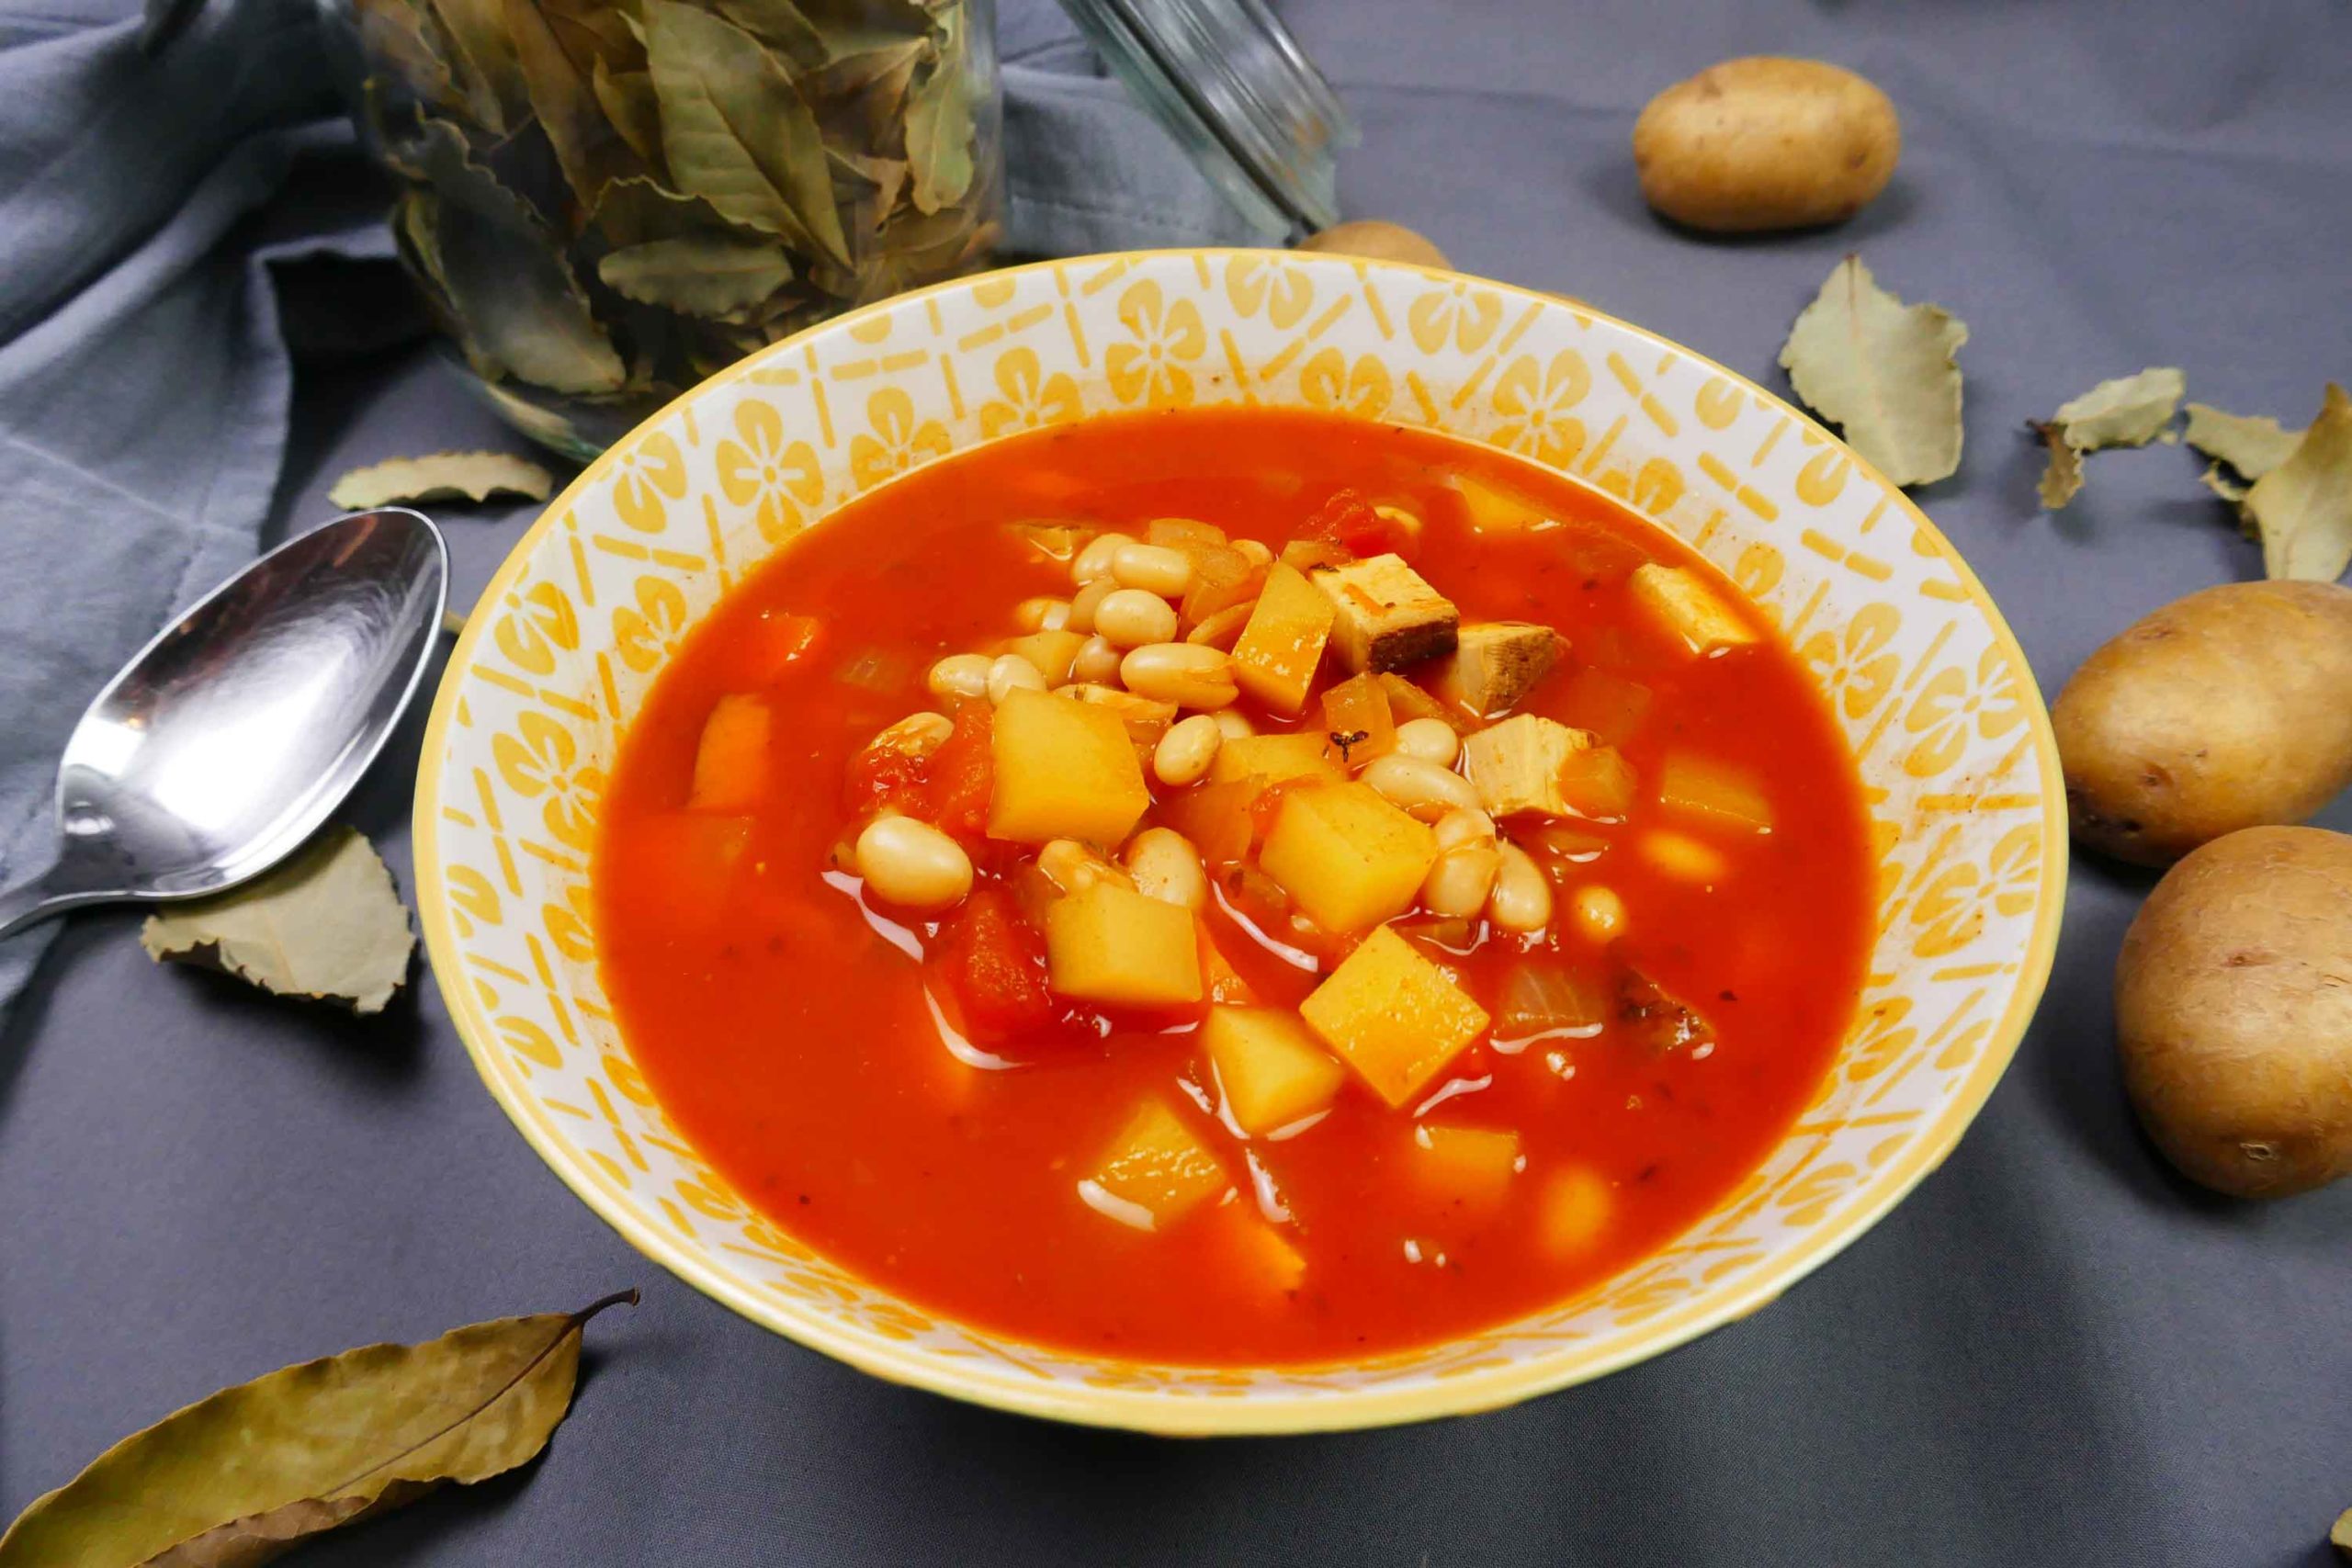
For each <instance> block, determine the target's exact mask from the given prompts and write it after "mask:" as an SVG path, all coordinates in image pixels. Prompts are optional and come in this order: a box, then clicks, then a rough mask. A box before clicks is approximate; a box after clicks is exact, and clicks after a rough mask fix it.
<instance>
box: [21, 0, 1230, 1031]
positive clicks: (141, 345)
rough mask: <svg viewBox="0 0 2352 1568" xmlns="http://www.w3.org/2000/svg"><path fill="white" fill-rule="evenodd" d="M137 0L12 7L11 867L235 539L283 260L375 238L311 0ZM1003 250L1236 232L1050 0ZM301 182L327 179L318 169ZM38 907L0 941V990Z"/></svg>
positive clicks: (271, 443) (222, 569) (261, 441)
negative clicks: (74, 749) (75, 753)
mask: <svg viewBox="0 0 2352 1568" xmlns="http://www.w3.org/2000/svg"><path fill="white" fill-rule="evenodd" d="M137 11H138V7H137V6H136V4H135V3H134V0H60V4H58V5H55V6H51V7H50V8H48V9H45V10H44V11H43V12H41V13H40V14H39V15H30V14H22V13H19V14H13V15H11V14H0V884H5V883H7V882H13V881H16V880H17V879H19V878H22V877H24V876H28V875H30V874H34V873H35V872H37V871H39V870H40V868H41V866H42V865H44V864H45V863H46V861H47V858H48V854H49V844H50V835H51V818H50V798H51V778H52V776H53V773H54V768H55V762H56V758H57V755H58V752H59V751H60V750H61V749H62V747H63V745H64V741H65V738H66V736H67V734H68V733H69V732H70V731H71V729H72V728H73V725H74V720H75V718H77V717H78V716H80V713H81V710H82V708H83V706H84V705H85V704H86V702H87V701H88V699H89V698H90V697H91V696H92V695H94V694H96V691H97V689H98V687H99V686H100V685H101V684H103V683H104V682H105V681H106V679H107V676H109V675H110V674H111V673H112V672H113V671H114V670H115V669H116V668H117V667H118V666H119V664H120V663H121V661H122V660H123V659H125V658H126V657H127V656H129V655H130V653H131V652H132V651H133V650H135V649H137V648H138V647H139V645H140V644H141V642H143V641H145V640H146V638H147V637H150V636H151V635H152V634H153V632H154V630H155V629H156V628H157V627H158V626H160V625H162V624H163V623H164V621H165V620H166V619H167V618H168V617H169V615H170V614H171V613H172V611H174V610H175V609H176V608H178V607H179V606H181V605H184V604H187V602H189V601H190V600H192V599H194V598H195V597H197V596H198V595H200V594H201V593H203V592H205V591H207V590H208V589H209V588H210V586H211V585H212V584H213V583H214V582H216V581H219V580H220V578H222V577H224V576H226V575H227V574H228V573H229V572H230V571H232V570H234V569H235V568H236V567H237V566H238V565H239V564H240V563H242V562H243V561H244V560H245V559H247V558H250V557H251V556H252V555H253V553H254V548H255V546H256V544H257V542H258V539H259V536H260V531H261V528H262V525H263V522H264V520H265V518H266V515H267V513H268V510H269V502H270V496H271V492H272V491H273V489H274V488H275V486H276V484H277V473H278V465H279V460H280V458H281V456H282V454H283V450H284V446H285V441H286V433H287V423H288V407H289V400H290V396H291V389H292V371H291V365H290V355H289V353H288V345H287V344H286V341H285V338H284V334H283V333H282V331H281V327H280V322H279V319H278V309H277V300H276V299H275V296H274V291H273V286H272V282H271V276H270V272H271V266H272V264H273V263H274V262H277V261H281V260H284V259H287V258H288V257H291V256H297V255H301V254H308V253H313V252H318V251H330V252H334V253H338V254H345V255H351V256H356V257H388V256H389V255H390V244H389V240H388V236H387V235H386V233H385V231H384V229H383V226H382V224H381V223H380V221H379V220H377V218H376V216H375V215H374V214H373V213H372V212H370V211H368V210H366V209H365V207H364V205H363V206H362V209H360V210H358V211H356V212H355V211H354V210H353V206H352V204H351V203H348V202H346V203H341V204H333V203H331V204H327V205H325V206H324V207H321V206H318V205H316V204H313V203H310V202H300V203H294V202H288V203H287V204H286V206H284V207H282V208H280V209H277V210H269V209H270V208H271V205H272V203H273V200H274V199H275V198H277V197H278V194H279V193H280V192H281V191H282V190H283V189H284V188H285V187H286V185H287V181H288V174H289V171H293V170H295V169H297V168H299V167H302V166H304V165H312V166H313V167H312V168H311V173H312V174H313V175H322V176H323V178H324V181H325V183H326V184H328V185H338V184H339V185H340V186H342V187H344V188H345V189H347V190H351V191H362V192H364V191H373V190H375V189H376V188H377V187H376V186H374V184H373V176H372V175H370V173H369V172H368V169H367V168H366V166H365V164H364V162H363V161H362V159H361V156H360V154H359V152H358V151H357V149H356V144H355V141H354V139H353V137H352V136H351V134H350V132H349V130H348V129H347V128H346V127H345V124H344V123H343V121H342V120H341V118H339V108H338V106H337V104H336V103H335V101H334V96H333V92H332V88H331V80H332V79H331V77H330V76H329V74H328V71H327V64H326V59H325V56H324V52H323V51H322V40H321V37H320V32H319V24H318V22H317V20H316V17H317V11H316V8H315V7H314V6H312V5H311V3H310V0H237V3H235V4H230V3H228V0H214V3H213V4H212V5H211V6H209V7H208V8H207V9H206V10H205V11H204V12H203V13H201V14H199V15H198V17H196V18H195V20H194V21H193V22H192V23H191V24H190V25H189V27H188V28H187V31H186V32H185V33H184V34H182V35H181V36H180V37H178V38H177V39H175V40H174V41H173V42H172V43H171V45H170V46H169V47H168V48H166V49H165V50H164V51H162V52H161V53H160V54H158V55H156V56H154V57H149V56H147V55H144V54H142V53H141V51H140V50H139V46H138V36H139V28H140V24H139V19H138V15H137ZM999 11H1000V27H999V37H1000V39H1001V45H1002V52H1003V57H1004V85H1005V148H1006V164H1007V167H1008V169H1009V170H1010V171H1011V175H1012V178H1011V182H1010V194H1009V198H1008V202H1007V212H1006V219H1007V248H1008V250H1010V251H1012V252H1014V253H1016V254H1075V253H1080V252H1086V251H1095V250H1112V249H1120V248H1128V247H1140V246H1151V245H1170V244H1199V243H1250V240H1251V239H1252V237H1253V236H1251V235H1250V231H1248V230H1247V229H1246V228H1245V227H1244V226H1243V225H1242V224H1241V223H1240V221H1239V220H1238V218H1237V217H1236V216H1235V215H1234V214H1233V213H1232V211H1231V210H1230V209H1227V207H1226V206H1225V205H1224V204H1223V203H1222V202H1221V201H1220V200H1219V198H1218V197H1216V193H1215V192H1214V191H1213V190H1212V189H1211V187H1210V186H1208V184H1207V182H1206V181H1205V180H1204V179H1203V178H1202V177H1201V176H1200V175H1198V174H1197V173H1196V172H1195V171H1194V170H1193V167H1192V165H1191V164H1189V163H1188V162H1187V161H1186V160H1185V158H1184V155H1183V153H1182V151H1181V150H1180V149H1179V148H1178V147H1177V146H1176V144H1175V143H1174V141H1171V140H1170V138H1169V137H1168V136H1167V135H1166V134H1165V133H1164V132H1163V131H1161V130H1159V127H1158V126H1156V125H1154V124H1153V123H1152V122H1151V121H1150V120H1149V119H1148V118H1146V117H1145V116H1144V114H1143V113H1142V111H1141V110H1140V109H1138V108H1137V107H1136V106H1135V105H1133V104H1132V103H1130V102H1129V101H1127V100H1126V98H1125V95H1124V93H1123V91H1122V89H1121V88H1120V87H1119V85H1117V84H1116V83H1115V82H1114V81H1112V80H1110V79H1109V78H1107V77H1105V76H1104V75H1103V73H1102V71H1101V67H1100V66H1099V64H1098V63H1097V62H1095V61H1094V59H1093V57H1092V56H1091V54H1090V53H1089V52H1088V51H1086V49H1085V47H1084V45H1083V44H1082V43H1081V42H1080V41H1079V40H1078V39H1077V35H1076V33H1075V31H1074V30H1073V29H1072V28H1070V26H1069V22H1068V21H1067V20H1066V18H1064V17H1062V16H1061V14H1060V12H1059V11H1058V9H1057V7H1056V6H1053V5H1052V4H1051V3H1050V0H1001V4H1000V6H999ZM304 184H305V185H306V186H310V187H311V188H316V187H317V186H319V184H320V180H319V179H318V178H313V179H311V180H306V181H305V182H304ZM50 931H51V928H48V927H36V928H35V929H34V930H33V931H28V932H26V933H24V934H23V935H20V936H18V937H16V938H14V939H12V940H10V941H7V942H0V1017H5V1015H6V1010H7V1008H8V1007H9V1005H10V1004H11V1003H12V1002H13V1000H14V999H15V998H16V996H17V993H18V991H19V990H21V988H22V987H23V985H24V982H25V980H26V978H27V976H28V975H29V974H30V972H31V969H32V966H33V964H34V962H35V961H36V959H37V958H38V957H39V955H40V952H41V951H42V950H43V949H44V948H45V947H46V945H47V942H48V937H49V933H50Z"/></svg>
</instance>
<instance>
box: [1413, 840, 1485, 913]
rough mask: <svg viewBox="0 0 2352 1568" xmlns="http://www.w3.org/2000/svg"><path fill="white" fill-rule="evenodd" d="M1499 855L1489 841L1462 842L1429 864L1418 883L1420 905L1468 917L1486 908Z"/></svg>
mask: <svg viewBox="0 0 2352 1568" xmlns="http://www.w3.org/2000/svg"><path fill="white" fill-rule="evenodd" d="M1501 866H1502V855H1501V853H1500V852H1498V850H1497V849H1496V848H1495V846H1494V845H1492V844H1482V843H1463V844H1456V845H1454V846H1453V848H1452V849H1450V850H1447V851H1445V852H1443V853H1442V854H1440V855H1439V856H1438V857H1437V859H1436V860H1434V861H1432V862H1431V863H1430V874H1429V875H1428V876H1427V877H1425V878H1423V879H1422V882H1421V906H1422V908H1426V909H1428V910H1429V912H1430V914H1432V915H1443V916H1445V917H1446V918H1448V919H1469V918H1470V917H1471V916H1473V915H1475V914H1476V913H1477V912H1478V911H1479V910H1481V909H1483V908H1486V907H1487V895H1488V894H1489V893H1491V892H1493V891H1494V886H1495V874H1496V873H1497V872H1498V870H1500V869H1501Z"/></svg>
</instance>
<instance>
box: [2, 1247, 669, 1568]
mask: <svg viewBox="0 0 2352 1568" xmlns="http://www.w3.org/2000/svg"><path fill="white" fill-rule="evenodd" d="M637 1299H638V1298H637V1292H635V1291H623V1292H618V1293H617V1294H615V1295H610V1296H606V1297H605V1299H604V1300H602V1301H600V1302H595V1303H591V1304H590V1305H588V1306H586V1307H584V1308H582V1310H580V1311H579V1312H576V1313H546V1314H539V1315H537V1316H532V1317H504V1318H496V1319H493V1320H492V1321H491V1322H488V1323H478V1324H474V1325H471V1326H469V1327H466V1328H458V1329H452V1330H451V1331H450V1332H449V1333H447V1334H445V1335H443V1336H442V1337H440V1338H438V1339H432V1340H427V1341H426V1342H424V1344H421V1345H369V1346H366V1347H363V1348H359V1349H356V1350H346V1351H345V1352H344V1353H343V1354H342V1355H339V1356H330V1357H327V1358H325V1359H321V1360H316V1361H306V1362H303V1363H301V1364H300V1365H298V1366H291V1367H287V1368H285V1369H283V1370H281V1371H275V1372H271V1373H269V1374H268V1375H267V1376H266V1377H260V1378H256V1379H254V1381H253V1382H247V1383H240V1384H239V1385H237V1386H236V1387H234V1388H229V1389H223V1390H221V1391H220V1393H216V1394H213V1395H212V1396H210V1397H209V1398H207V1399H202V1400H198V1402H197V1403H196V1404H191V1405H188V1406H187V1408H186V1409H183V1410H180V1411H178V1412H176V1413H175V1414H173V1415H171V1416H165V1417H164V1419H163V1420H161V1421H159V1422H157V1423H156V1424H155V1425H154V1426H153V1427H148V1428H147V1429H146V1430H144V1431H142V1432H138V1433H134V1434H133V1435H132V1436H130V1437H128V1438H124V1439H123V1440H122V1441H121V1442H119V1443H117V1444H115V1446H114V1447H112V1448H110V1449H108V1450H107V1451H106V1452H104V1453H102V1454H100V1455H99V1456H98V1457H97V1458H96V1460H93V1461H91V1462H90V1465H89V1468H87V1469H86V1470H85V1471H83V1472H82V1473H81V1474H79V1475H77V1476H75V1477H74V1479H73V1480H72V1481H69V1482H67V1483H65V1484H64V1485H63V1486H62V1487H60V1488H58V1489H57V1490H56V1491H54V1492H51V1493H49V1494H47V1495H43V1496H40V1497H37V1498H35V1499H34V1500H33V1502H32V1505H31V1506H29V1507H28V1508H27V1509H26V1510H25V1511H24V1512H23V1513H22V1514H20V1515H18V1516H17V1521H16V1523H14V1524H12V1525H10V1526H9V1527H8V1530H7V1533H6V1534H5V1535H0V1568H57V1565H62V1564H73V1565H74V1568H134V1565H140V1564H164V1563H169V1564H177V1565H180V1568H199V1565H200V1568H232V1565H242V1564H246V1563H257V1562H265V1561H266V1560H267V1559H269V1558H271V1557H274V1556H276V1555H277V1553H278V1552H280V1551H284V1550H285V1549H286V1548H287V1547H288V1546H289V1545H291V1544H293V1543H294V1542H296V1541H298V1540H301V1539H303V1538H304V1537H306V1536H310V1535H313V1534H316V1533H318V1532H319V1531H321V1530H325V1529H333V1528H334V1527H335V1526H337V1525H343V1524H349V1523H350V1522H352V1521H353V1520H355V1519H360V1518H365V1517H368V1516H369V1515H371V1514H376V1513H380V1512H383V1511H385V1510H386V1509H390V1508H395V1507H398V1506H401V1504H403V1503H406V1502H408V1501H410V1500H411V1499H413V1498H414V1497H417V1496H421V1495H424V1493H426V1492H428V1491H431V1490H432V1489H433V1488H435V1487H436V1486H439V1485H442V1484H444V1483H447V1482H457V1483H461V1484H462V1483H472V1482H477V1481H485V1480H488V1479H489V1478H490V1477H492V1476H493V1475H500V1474H503V1473H504V1472H507V1471H510V1470H513V1469H514V1468H515V1467H516V1466H517V1465H520V1464H523V1463H525V1462H526V1461H529V1460H530V1459H531V1458H532V1457H533V1456H535V1455H536V1454H537V1453H538V1451H539V1450H541V1449H543V1448H545V1447H546V1446H547V1442H548V1438H550V1437H552V1436H553V1435H554V1433H555V1428H556V1427H557V1425H558V1424H559V1423H560V1422H561V1421H562V1420H563V1417H564V1416H565V1414H566V1413H567V1412H568V1411H569V1410H570V1409H571V1395H572V1390H573V1387H574V1385H575V1383H576V1382H577V1380H578V1376H579V1371H580V1340H581V1331H582V1328H583V1327H584V1326H585V1325H586V1324H587V1323H588V1321H589V1320H590V1319H591V1318H593V1317H594V1316H595V1315H596V1314H598V1313H600V1312H602V1311H604V1310H605V1308H606V1307H609V1306H614V1305H616V1304H618V1303H622V1302H627V1303H630V1304H631V1305H635V1304H636V1302H637Z"/></svg>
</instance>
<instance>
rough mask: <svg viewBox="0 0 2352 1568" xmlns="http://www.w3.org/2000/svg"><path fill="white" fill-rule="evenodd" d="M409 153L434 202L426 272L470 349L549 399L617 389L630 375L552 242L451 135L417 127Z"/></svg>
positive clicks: (435, 124) (459, 136)
mask: <svg viewBox="0 0 2352 1568" xmlns="http://www.w3.org/2000/svg"><path fill="white" fill-rule="evenodd" d="M415 152H416V153H417V155H418V157H419V159H420V162H421V163H422V164H423V165H424V171H425V175H426V179H427V181H428V183H429V186H430V193H431V195H432V196H433V197H435V198H436V200H435V206H434V210H433V213H432V218H431V223H430V229H431V233H432V236H433V243H434V246H435V257H434V261H433V263H432V265H431V271H432V272H433V275H434V276H435V280H436V281H437V282H438V283H439V284H440V285H441V287H442V288H443V289H444V290H446V292H447V296H448V299H449V304H450V307H451V309H452V310H453V312H454V313H455V315H456V316H457V318H458V324H459V325H460V326H461V327H462V328H463V329H464V332H463V337H464V341H465V342H466V344H467V345H468V347H469V350H470V351H472V352H473V353H474V354H476V355H478V356H479V357H481V358H487V359H488V360H489V361H490V362H491V363H490V366H489V367H488V368H490V369H491V370H492V371H494V372H505V373H510V374H512V375H514V376H515V377H516V378H520V379H522V380H525V381H529V382H532V383H534V384H536V385H538V386H541V387H546V388H548V389H550V390H552V391H558V392H573V393H590V392H610V391H615V390H617V389H619V388H620V387H621V385H622V384H623V383H624V382H625V381H626V380H627V379H628V367H627V366H625V365H624V364H622V362H621V357H620V355H618V354H616V353H615V352H614V350H613V345H612V343H611V341H610V340H609V339H607V338H606V337H605V329H604V328H603V327H602V326H600V325H598V324H597V321H596V318H595V316H594V314H593V313H592V312H591V311H590V310H589V308H588V300H587V298H586V297H585V296H584V295H583V294H582V292H581V290H580V285H579V284H578V282H577V281H576V280H574V278H573V277H572V276H571V270H570V268H569V267H567V266H566V265H565V264H564V259H563V255H562V253H561V252H560V249H559V248H558V247H557V244H556V242H555V238H554V236H553V235H551V234H549V233H548V231H547V230H546V229H545V228H544V227H542V226H541V225H540V223H539V222H538V220H537V218H536V217H534V216H533V214H532V212H531V209H529V208H528V207H526V206H525V205H524V204H523V202H522V201H521V199H520V198H518V197H515V195H514V194H513V193H512V192H510V191H508V190H507V189H506V187H505V186H503V185H501V184H499V182H498V179H497V176H496V175H492V173H491V172H490V171H489V170H488V169H485V168H483V167H482V166H481V164H477V163H475V162H474V161H473V159H472V157H471V156H470V154H469V152H468V151H467V148H466V141H465V137H464V134H463V133H462V132H461V131H459V130H458V129H457V128H456V127H455V126H452V125H450V124H448V123H447V121H443V120H427V121H425V122H424V127H423V134H422V136H421V138H420V140H419V141H418V143H417V145H416V148H415ZM411 194H412V197H423V196H424V195H425V194H426V193H425V192H424V191H417V192H412V193H411Z"/></svg>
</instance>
